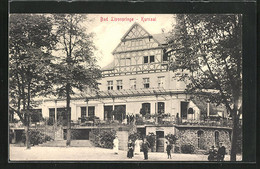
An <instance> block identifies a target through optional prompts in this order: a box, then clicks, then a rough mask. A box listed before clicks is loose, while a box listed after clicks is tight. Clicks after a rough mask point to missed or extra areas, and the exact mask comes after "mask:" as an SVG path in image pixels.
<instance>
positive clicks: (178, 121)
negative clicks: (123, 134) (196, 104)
mask: <svg viewBox="0 0 260 169" xmlns="http://www.w3.org/2000/svg"><path fill="white" fill-rule="evenodd" d="M133 124H135V125H137V126H141V125H145V126H147V125H156V126H176V125H182V126H185V125H186V126H194V127H195V126H209V127H210V126H211V127H232V119H227V118H226V119H223V118H219V119H215V120H212V119H203V120H189V119H184V118H176V117H174V116H168V117H149V118H145V117H135V118H134V121H133V122H128V123H127V122H125V121H123V122H122V121H118V120H100V119H93V120H91V121H82V120H81V119H79V120H76V121H71V126H72V127H74V128H77V127H91V126H95V127H113V128H114V127H124V126H129V125H133ZM45 125H48V126H53V125H58V126H59V125H61V124H55V123H47V121H44V122H38V123H37V124H36V123H34V124H33V123H32V124H31V125H30V126H31V127H35V128H37V127H40V126H45ZM241 125H242V121H240V126H241ZM62 126H64V127H66V123H65V125H64V124H62ZM10 127H11V128H20V127H24V126H23V124H22V123H10Z"/></svg>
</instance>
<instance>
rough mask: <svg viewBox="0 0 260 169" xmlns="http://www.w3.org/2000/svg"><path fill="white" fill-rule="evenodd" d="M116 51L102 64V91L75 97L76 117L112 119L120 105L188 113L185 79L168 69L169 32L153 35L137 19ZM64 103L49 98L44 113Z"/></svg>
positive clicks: (155, 111) (130, 108)
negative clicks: (167, 34)
mask: <svg viewBox="0 0 260 169" xmlns="http://www.w3.org/2000/svg"><path fill="white" fill-rule="evenodd" d="M113 55H114V60H113V61H112V62H111V63H110V64H109V65H107V66H105V67H104V68H102V80H100V86H99V87H100V91H99V92H98V93H97V92H92V93H91V92H89V93H86V94H84V95H83V97H81V98H77V99H76V98H75V99H74V100H72V104H71V111H72V112H71V115H72V120H78V118H80V117H83V116H93V115H94V116H97V117H99V118H100V119H101V120H107V119H112V118H113V117H112V114H111V112H112V110H114V109H117V108H118V107H120V106H121V107H123V109H124V110H125V112H124V113H126V114H140V110H141V108H143V110H144V111H145V113H148V114H160V113H165V114H170V115H172V116H176V115H177V114H179V115H180V117H184V118H185V117H187V105H188V99H189V98H188V96H187V95H186V94H185V93H184V89H185V83H184V82H182V81H178V76H179V75H180V74H179V73H174V72H172V71H169V70H168V69H167V68H168V67H167V63H168V58H169V57H168V54H167V53H166V34H156V35H151V34H149V33H148V32H147V31H146V30H145V29H144V28H143V27H142V26H141V25H139V24H138V23H135V24H133V25H132V26H131V28H130V29H129V30H128V31H127V32H126V33H125V35H124V36H123V37H122V39H121V42H120V43H119V44H118V46H117V47H116V48H115V49H114V51H113ZM64 107H65V102H64V101H57V102H54V101H53V100H45V101H44V104H42V114H43V116H44V117H53V114H54V113H53V111H54V109H55V108H57V109H60V108H64ZM114 118H115V117H114ZM194 118H198V115H197V114H196V115H195V116H194ZM114 120H121V119H114Z"/></svg>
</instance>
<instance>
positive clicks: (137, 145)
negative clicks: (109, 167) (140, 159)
mask: <svg viewBox="0 0 260 169" xmlns="http://www.w3.org/2000/svg"><path fill="white" fill-rule="evenodd" d="M134 152H135V154H140V140H138V139H136V141H135V150H134Z"/></svg>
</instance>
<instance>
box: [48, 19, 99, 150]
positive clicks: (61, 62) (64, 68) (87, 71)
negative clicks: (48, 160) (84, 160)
mask: <svg viewBox="0 0 260 169" xmlns="http://www.w3.org/2000/svg"><path fill="white" fill-rule="evenodd" d="M52 16H53V24H54V28H55V34H56V36H57V39H58V43H57V46H56V50H57V53H59V54H58V56H56V60H55V61H54V62H52V63H53V64H52V70H53V77H55V79H54V80H53V82H54V84H55V85H56V86H57V87H56V94H57V95H58V96H59V97H65V98H66V108H67V112H66V114H67V123H68V124H67V129H68V133H67V143H66V144H67V146H69V145H70V140H71V138H70V137H71V114H70V111H69V107H70V100H71V95H73V94H76V93H77V92H83V91H84V90H85V91H86V90H89V89H98V83H97V79H99V78H101V72H100V69H99V67H98V66H97V64H96V62H97V60H96V58H95V57H94V50H95V46H94V44H93V40H92V36H93V35H92V34H88V33H86V32H87V31H86V27H84V26H83V24H85V23H86V22H87V17H86V15H80V14H55V15H52Z"/></svg>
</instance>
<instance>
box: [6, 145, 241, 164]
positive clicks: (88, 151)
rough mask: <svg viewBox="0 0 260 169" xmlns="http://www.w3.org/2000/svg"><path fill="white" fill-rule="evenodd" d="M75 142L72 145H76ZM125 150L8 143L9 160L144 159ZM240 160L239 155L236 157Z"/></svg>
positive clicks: (175, 157)
mask: <svg viewBox="0 0 260 169" xmlns="http://www.w3.org/2000/svg"><path fill="white" fill-rule="evenodd" d="M77 144H78V143H77V142H74V143H72V145H77ZM126 154H127V152H126V151H122V150H119V153H118V154H114V152H113V150H112V149H104V148H98V147H93V146H88V147H77V146H74V147H65V146H63V147H46V146H33V147H31V148H30V149H26V148H25V147H18V146H14V145H10V161H26V160H30V161H34V160H37V161H39V160H44V161H64V160H69V161H97V160H102V161H106V160H108V161H122V160H127V161H144V160H143V154H142V153H140V154H137V155H135V156H134V157H133V158H132V159H128V158H127V157H126ZM229 158H230V157H229V155H227V156H226V157H225V161H229ZM237 160H238V161H239V160H241V156H238V157H237ZM148 161H207V155H200V154H172V159H167V155H166V153H158V152H149V160H148Z"/></svg>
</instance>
